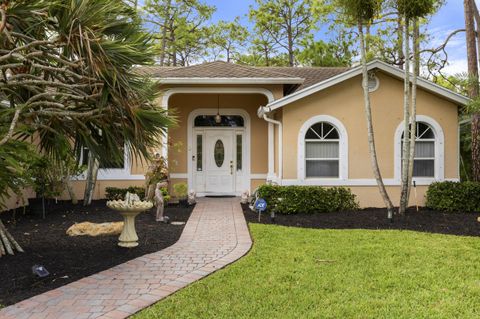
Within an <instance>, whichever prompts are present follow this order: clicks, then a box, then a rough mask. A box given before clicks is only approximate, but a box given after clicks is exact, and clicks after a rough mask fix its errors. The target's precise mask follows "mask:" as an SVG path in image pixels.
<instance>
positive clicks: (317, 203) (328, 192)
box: [258, 185, 359, 214]
mask: <svg viewBox="0 0 480 319" xmlns="http://www.w3.org/2000/svg"><path fill="white" fill-rule="evenodd" d="M258 196H259V197H261V198H263V199H265V200H266V201H267V205H268V206H267V208H268V209H272V208H273V209H275V212H277V213H280V214H298V213H305V214H313V213H327V212H336V211H342V210H354V209H358V208H359V206H358V203H357V201H356V200H355V195H354V194H352V192H351V191H350V189H349V188H344V187H332V188H325V187H320V186H276V185H262V186H260V187H259V188H258Z"/></svg>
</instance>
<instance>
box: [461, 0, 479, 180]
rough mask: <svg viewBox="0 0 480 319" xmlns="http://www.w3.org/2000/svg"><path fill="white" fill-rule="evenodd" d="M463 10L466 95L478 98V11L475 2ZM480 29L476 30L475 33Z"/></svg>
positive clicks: (475, 131) (475, 121)
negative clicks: (466, 67) (466, 62)
mask: <svg viewBox="0 0 480 319" xmlns="http://www.w3.org/2000/svg"><path fill="white" fill-rule="evenodd" d="M464 9H465V31H466V32H465V33H466V40H467V61H468V78H469V87H468V93H469V96H470V98H472V99H475V98H478V94H479V87H478V57H477V54H479V53H480V52H477V48H476V45H478V42H477V41H479V39H476V37H475V26H474V15H475V13H477V14H476V17H477V25H480V21H478V20H480V19H478V10H476V9H477V8H476V4H475V1H471V0H464ZM479 31H480V29H479V28H477V32H479ZM477 36H478V33H477ZM471 132H472V179H473V180H474V181H476V182H480V113H478V112H476V113H474V114H473V116H472V129H471Z"/></svg>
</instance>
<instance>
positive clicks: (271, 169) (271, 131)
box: [263, 114, 283, 182]
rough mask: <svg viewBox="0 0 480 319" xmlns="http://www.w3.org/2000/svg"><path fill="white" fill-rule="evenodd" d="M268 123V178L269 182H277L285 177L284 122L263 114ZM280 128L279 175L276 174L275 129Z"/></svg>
mask: <svg viewBox="0 0 480 319" xmlns="http://www.w3.org/2000/svg"><path fill="white" fill-rule="evenodd" d="M263 119H264V120H265V121H266V122H267V123H268V177H267V180H268V181H269V182H275V181H276V180H278V179H282V178H283V177H282V176H283V125H282V122H280V121H277V120H274V119H271V118H269V117H268V116H267V114H263ZM274 125H277V126H278V175H276V174H275V127H274Z"/></svg>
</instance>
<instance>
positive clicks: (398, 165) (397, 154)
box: [393, 115, 445, 182]
mask: <svg viewBox="0 0 480 319" xmlns="http://www.w3.org/2000/svg"><path fill="white" fill-rule="evenodd" d="M416 121H417V122H424V123H427V124H428V125H430V126H431V127H432V129H433V133H434V134H435V177H434V178H422V180H426V181H430V182H433V181H443V180H445V135H444V133H443V129H442V127H441V126H440V124H438V122H437V121H435V120H434V119H433V118H431V117H429V116H426V115H417V118H416ZM403 129H404V122H403V121H402V122H401V123H400V124H399V125H398V127H397V129H396V131H395V139H394V141H393V143H394V144H393V145H394V155H393V156H394V174H393V179H394V180H395V181H396V182H400V181H401V178H402V176H401V175H402V158H401V157H402V134H403ZM413 180H414V181H416V180H419V179H415V178H414V179H413Z"/></svg>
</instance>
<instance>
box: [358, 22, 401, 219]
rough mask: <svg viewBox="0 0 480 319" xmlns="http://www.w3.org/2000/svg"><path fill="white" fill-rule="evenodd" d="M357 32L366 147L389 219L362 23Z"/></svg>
mask: <svg viewBox="0 0 480 319" xmlns="http://www.w3.org/2000/svg"><path fill="white" fill-rule="evenodd" d="M358 32H359V35H360V51H361V56H362V75H363V79H362V87H363V97H364V102H365V117H366V119H367V131H368V147H369V152H370V160H371V164H372V169H373V175H374V176H375V180H376V181H377V185H378V188H379V191H380V195H381V196H382V199H383V201H384V202H385V205H386V206H387V213H388V215H387V217H388V219H389V220H393V204H392V201H391V200H390V197H389V196H388V193H387V189H386V188H385V184H384V183H383V179H382V174H381V173H380V168H379V167H378V159H377V151H376V147H375V134H374V131H373V123H372V109H371V104H370V93H369V91H368V69H367V54H366V50H365V36H364V34H363V25H362V23H361V22H360V21H359V22H358Z"/></svg>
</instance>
